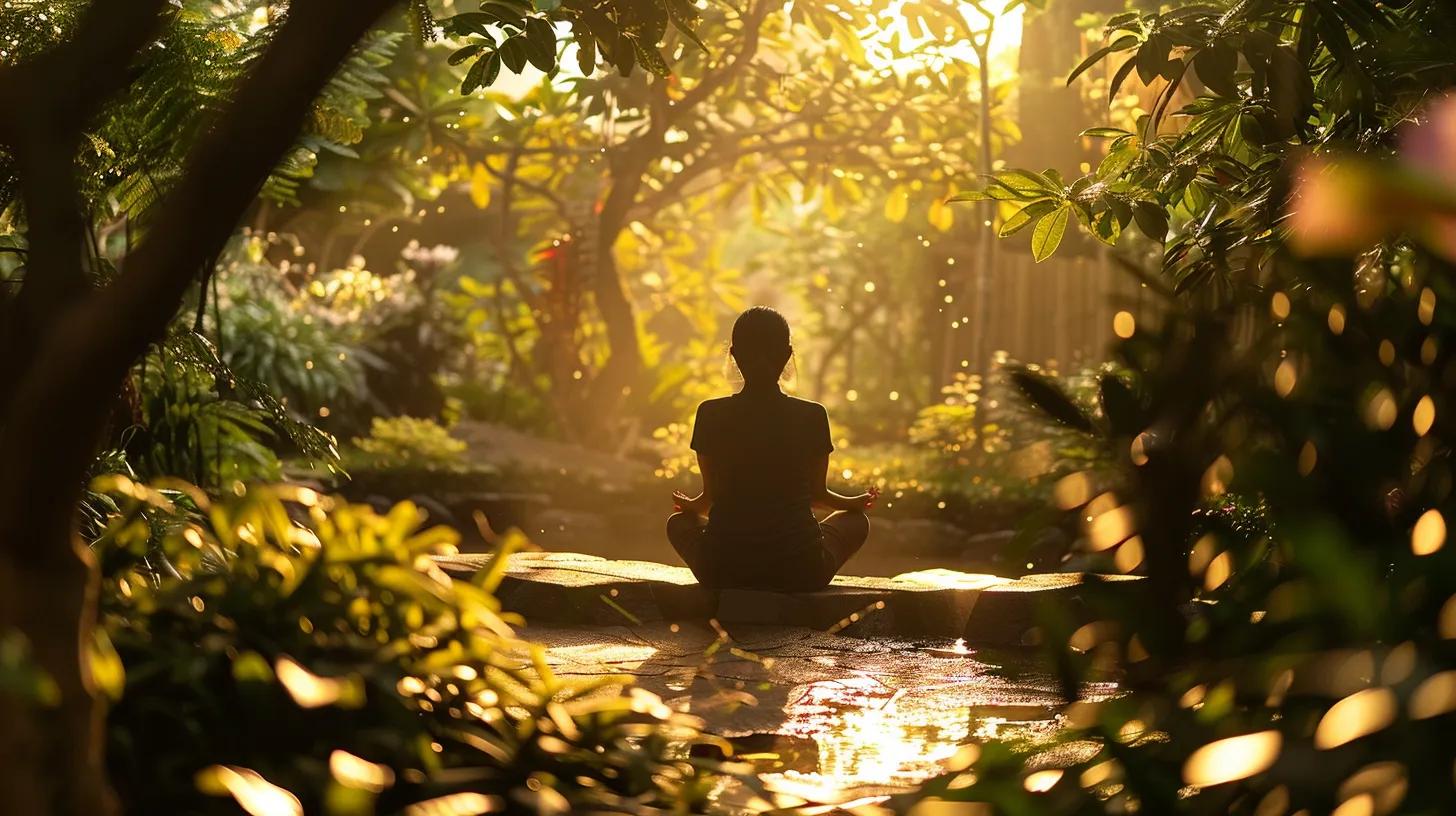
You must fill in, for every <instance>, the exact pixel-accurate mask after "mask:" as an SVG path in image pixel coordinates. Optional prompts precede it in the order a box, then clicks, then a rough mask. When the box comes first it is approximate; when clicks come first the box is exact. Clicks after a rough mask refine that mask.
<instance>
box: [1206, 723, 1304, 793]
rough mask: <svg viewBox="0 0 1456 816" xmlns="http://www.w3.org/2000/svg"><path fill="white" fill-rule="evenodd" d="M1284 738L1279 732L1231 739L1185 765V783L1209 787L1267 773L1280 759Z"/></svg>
mask: <svg viewBox="0 0 1456 816" xmlns="http://www.w3.org/2000/svg"><path fill="white" fill-rule="evenodd" d="M1282 745H1283V737H1281V736H1280V735H1279V732H1278V731H1260V732H1258V733H1256V734H1244V735H1243V736H1240V737H1229V738H1228V739H1221V740H1218V741H1217V742H1210V743H1209V744H1207V745H1205V746H1203V747H1202V748H1199V749H1198V750H1197V751H1194V752H1193V754H1192V755H1191V756H1189V757H1188V761H1187V762H1186V763H1184V765H1183V781H1184V782H1187V783H1188V784H1190V785H1198V786H1200V787H1207V786H1209V785H1221V784H1223V783H1225V782H1233V781H1235V780H1239V779H1247V778H1249V777H1251V776H1253V775H1254V774H1257V773H1260V772H1262V771H1265V770H1268V768H1269V766H1271V765H1273V764H1274V760H1276V759H1278V758H1279V750H1280V748H1281V747H1282Z"/></svg>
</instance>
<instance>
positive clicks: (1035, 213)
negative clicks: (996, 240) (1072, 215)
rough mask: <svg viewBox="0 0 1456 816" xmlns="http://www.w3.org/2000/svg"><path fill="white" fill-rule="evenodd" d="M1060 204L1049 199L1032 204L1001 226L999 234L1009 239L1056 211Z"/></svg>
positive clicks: (1017, 212) (1018, 211)
mask: <svg viewBox="0 0 1456 816" xmlns="http://www.w3.org/2000/svg"><path fill="white" fill-rule="evenodd" d="M1059 204H1060V202H1058V201H1056V200H1054V199H1049V198H1048V199H1043V200H1041V201H1035V202H1032V203H1031V204H1028V205H1026V206H1025V207H1022V208H1021V209H1020V210H1017V211H1016V213H1015V214H1014V215H1012V216H1011V217H1010V218H1008V219H1006V223H1004V224H1002V225H1001V231H1000V232H999V233H998V234H999V235H1000V236H1001V237H1002V238H1009V237H1010V236H1012V235H1015V234H1016V233H1018V232H1021V231H1022V230H1024V229H1026V228H1027V227H1029V226H1031V224H1032V222H1034V221H1036V220H1037V219H1039V218H1041V217H1042V216H1044V215H1046V214H1047V213H1049V212H1051V211H1052V210H1055V209H1056V208H1057V207H1058V206H1059Z"/></svg>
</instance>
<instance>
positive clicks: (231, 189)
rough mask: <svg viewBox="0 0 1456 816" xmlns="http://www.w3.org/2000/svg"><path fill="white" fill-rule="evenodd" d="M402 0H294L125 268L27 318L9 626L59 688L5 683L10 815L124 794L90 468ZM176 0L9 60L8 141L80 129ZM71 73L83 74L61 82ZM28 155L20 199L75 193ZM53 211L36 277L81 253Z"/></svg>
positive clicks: (8, 462) (16, 418)
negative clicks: (262, 200) (342, 72)
mask: <svg viewBox="0 0 1456 816" xmlns="http://www.w3.org/2000/svg"><path fill="white" fill-rule="evenodd" d="M392 5H394V0H313V2H310V3H306V4H296V5H295V6H294V8H293V10H292V13H291V14H290V18H289V21H288V22H287V23H286V24H285V25H284V27H283V29H282V30H281V31H280V32H279V34H278V35H277V38H276V40H275V41H274V43H273V44H272V46H270V48H269V49H268V51H267V52H266V53H265V54H264V55H263V56H262V57H261V58H260V59H259V60H258V64H257V65H256V67H255V68H254V69H253V71H252V72H251V74H250V75H249V77H248V78H247V79H246V80H244V82H243V84H242V85H241V86H240V87H239V89H238V92H237V93H236V95H235V97H234V99H233V102H232V104H231V105H230V107H229V108H228V110H227V112H225V113H224V114H223V115H222V116H221V117H220V118H219V120H218V121H217V122H216V123H215V124H214V126H213V127H212V128H211V129H210V132H209V135H208V136H207V137H206V138H205V140H204V141H202V142H201V143H199V144H198V145H197V146H196V147H195V149H194V150H193V151H192V152H191V155H190V157H189V159H188V162H187V171H186V172H185V173H184V175H183V177H182V179H181V181H180V182H179V183H178V185H177V187H176V188H175V189H174V190H172V191H171V192H170V193H168V195H167V196H166V197H165V198H164V199H163V201H162V202H161V203H160V204H159V205H158V206H159V211H158V215H157V217H156V219H155V220H154V221H153V226H152V228H151V230H150V231H149V233H148V237H147V238H144V239H143V242H142V243H141V245H140V246H139V247H138V249H137V250H136V252H135V253H133V254H132V256H131V257H130V258H128V261H127V266H126V269H125V271H124V272H123V274H122V275H121V276H120V277H119V278H118V279H117V280H116V281H115V282H113V283H112V284H110V285H109V286H107V287H106V288H104V289H100V290H96V291H84V290H82V291H75V289H74V288H71V289H67V290H66V291H65V293H64V294H65V297H47V298H45V299H44V305H45V314H43V315H41V316H40V317H41V318H42V319H40V320H36V321H33V322H30V323H28V324H27V325H28V326H31V327H34V328H35V332H34V335H35V336H34V342H33V345H31V346H30V348H33V349H34V353H33V354H29V355H26V359H24V360H23V361H22V363H21V365H19V366H17V367H16V368H15V369H14V370H12V371H10V372H9V373H8V374H9V376H10V378H11V382H12V384H13V386H14V387H12V388H7V393H6V397H7V398H8V399H7V402H6V404H5V405H4V406H0V417H3V423H4V424H3V428H0V633H14V632H19V633H20V634H22V635H23V636H25V637H26V639H27V640H28V641H29V644H30V648H31V652H32V657H33V662H34V665H35V666H36V667H37V668H39V669H41V670H42V671H44V672H45V673H46V674H48V675H49V677H50V678H51V680H52V681H54V683H55V684H56V688H57V690H58V691H59V701H58V702H57V703H56V705H55V706H53V707H49V708H36V707H27V706H25V705H23V704H22V703H20V702H19V701H17V700H4V699H0V758H3V761H0V802H3V803H4V804H5V813H6V816H72V815H73V814H74V816H81V814H85V816H95V815H96V814H102V815H103V816H104V814H107V813H110V812H113V811H114V809H115V808H114V806H113V805H112V802H111V794H110V792H109V786H108V785H107V781H106V776H105V766H104V759H103V750H102V746H103V734H102V724H103V717H104V706H103V705H102V703H101V701H100V700H99V699H97V697H96V695H95V691H94V689H93V688H92V684H91V681H90V677H89V652H88V648H89V646H90V645H91V643H92V642H93V641H92V639H93V636H94V629H95V626H96V609H95V596H96V587H97V580H98V577H97V573H96V570H95V564H94V562H93V561H92V559H91V556H90V553H89V551H88V550H87V548H86V547H85V546H84V544H83V543H81V542H80V541H79V540H78V539H77V538H76V535H75V533H74V530H73V523H74V522H73V519H74V515H75V510H76V504H77V502H78V500H79V499H80V496H81V489H82V486H83V482H84V480H85V476H86V471H87V468H88V466H89V463H90V461H91V457H92V456H93V455H94V453H95V448H96V445H97V442H98V440H99V439H100V435H101V432H102V430H103V428H104V426H105V423H106V419H107V415H108V409H109V407H110V405H111V402H112V398H113V397H114V395H115V394H116V393H117V392H118V391H119V390H120V387H121V383H122V382H123V380H124V379H125V377H126V375H127V372H128V371H129V369H130V367H131V365H132V364H133V363H134V361H135V360H136V359H137V358H139V357H140V356H141V355H142V354H143V353H144V352H145V350H146V348H147V347H148V346H149V345H150V344H151V343H152V342H154V341H155V340H156V339H157V338H159V337H161V336H162V334H163V333H164V332H165V330H166V327H167V325H168V323H169V322H170V321H171V320H172V318H173V317H174V316H175V315H176V313H177V311H178V309H179V308H180V307H181V303H182V298H183V295H184V293H185V292H186V291H187V289H188V287H189V286H190V285H191V284H192V283H193V280H194V277H195V273H196V271H197V270H198V269H199V268H200V267H201V265H202V264H203V263H204V262H206V260H207V259H209V258H211V257H214V256H215V255H216V254H217V253H218V252H220V251H221V249H222V247H223V246H224V244H225V243H226V242H227V239H228V237H229V236H230V234H231V233H232V231H233V229H234V228H235V226H236V224H237V223H238V219H239V218H240V217H241V216H242V214H243V213H244V212H245V211H246V209H247V207H248V206H249V204H251V203H252V201H253V199H254V198H255V196H256V192H257V190H258V188H259V186H260V185H261V184H262V183H263V181H264V180H265V179H266V178H267V176H268V174H269V172H270V171H271V170H272V168H273V167H274V166H275V165H276V164H277V162H278V160H279V158H280V157H281V156H282V155H283V154H284V152H285V151H286V150H287V149H288V148H289V146H290V145H291V144H292V143H293V141H294V140H295V138H296V136H297V133H298V128H299V125H300V123H301V122H302V121H303V117H304V116H305V115H306V114H307V112H308V110H309V109H310V107H311V105H312V102H313V100H314V98H315V97H316V96H317V95H318V92H319V91H320V90H321V88H322V87H323V85H324V83H325V82H327V80H328V78H329V77H330V76H331V75H332V73H333V71H334V70H335V69H336V68H337V67H338V65H339V64H340V63H341V62H342V61H343V59H344V58H345V57H346V56H347V54H348V51H349V49H350V48H352V47H353V46H354V44H355V43H356V42H357V41H358V39H359V38H360V37H361V36H363V34H364V32H365V31H367V30H368V28H369V27H370V26H372V25H373V24H374V23H375V21H377V19H378V18H379V16H380V15H381V14H383V13H384V11H385V10H386V9H388V8H389V7H391V6H392ZM168 7H169V4H168V3H166V2H165V0H150V2H147V3H141V2H133V3H119V2H104V3H103V2H98V3H94V4H92V5H91V6H90V7H89V8H88V11H87V16H86V18H85V19H84V20H83V21H82V23H81V24H80V25H79V26H78V28H77V34H76V37H75V39H74V40H73V42H72V43H68V44H67V46H63V47H62V48H60V49H57V51H55V52H52V54H55V55H59V57H46V58H42V59H43V60H50V61H54V60H55V59H57V58H58V59H60V60H61V61H62V62H61V65H62V67H63V68H65V69H66V71H65V73H63V74H61V80H62V81H59V82H56V83H50V84H47V85H44V86H43V87H44V92H43V93H42V94H35V93H26V91H25V89H26V88H27V86H28V84H30V83H33V79H34V77H32V76H31V75H30V74H31V72H33V71H34V70H36V69H37V68H38V67H39V66H38V65H22V66H17V67H15V68H14V69H11V70H8V71H7V72H6V73H4V74H3V75H0V97H3V98H4V100H5V101H7V102H14V101H17V100H18V101H19V102H21V103H22V104H21V105H20V106H18V107H14V108H12V111H13V112H14V114H15V115H13V116H12V117H10V119H9V120H8V122H6V123H4V133H3V135H4V137H5V139H6V141H7V142H9V143H10V144H11V146H12V147H14V146H16V145H17V144H19V145H27V144H28V145H30V147H31V148H34V146H35V141H36V140H35V136H34V134H33V133H28V132H27V131H26V128H27V124H26V123H27V122H28V121H32V117H30V116H29V115H27V114H29V113H31V112H35V113H36V114H37V115H38V116H40V117H42V119H41V121H46V122H51V121H53V120H52V118H51V117H57V110H60V111H62V112H65V111H73V112H78V113H73V114H72V115H71V116H70V117H69V119H68V118H66V117H64V116H61V117H59V121H60V122H61V123H63V124H64V125H65V126H66V127H67V128H69V129H70V131H71V132H72V133H74V134H79V132H80V129H81V128H83V127H85V126H86V125H87V124H88V122H87V121H86V120H87V119H88V118H89V115H88V114H86V111H95V110H96V109H98V108H99V106H100V104H101V103H102V102H104V101H105V99H106V97H108V96H109V95H110V94H111V93H113V92H115V91H117V90H120V87H121V86H120V80H119V79H118V77H121V76H128V75H130V72H129V71H128V70H126V69H127V67H128V66H129V64H130V63H131V61H132V60H133V59H134V56H135V54H136V53H137V52H138V51H139V50H140V49H141V47H142V46H143V45H144V44H145V43H146V42H147V41H148V40H149V38H150V37H151V35H152V32H153V31H154V30H155V25H156V24H157V23H158V22H160V16H159V15H160V14H161V13H162V11H163V10H164V9H166V8H168ZM149 14H150V15H151V17H150V18H148V15H149ZM148 19H150V22H147V20H148ZM138 20H141V22H138ZM72 61H74V64H72ZM41 65H45V67H50V66H49V64H48V63H41ZM98 67H109V68H110V69H111V70H110V71H107V70H96V69H97V68H98ZM71 74H74V75H75V76H76V77H77V81H75V82H67V81H65V78H66V76H68V75H71ZM97 77H100V79H97ZM108 83H115V84H116V87H114V88H109V87H108ZM66 135H69V134H67V133H62V134H61V136H63V137H64V136H66ZM55 143H56V144H59V145H62V146H64V145H66V144H68V143H69V142H68V141H67V140H66V139H65V138H59V139H57V140H56V142H55ZM21 152H22V153H23V154H24V153H26V152H27V151H26V149H25V148H22V150H21ZM35 156H40V157H41V159H44V158H46V157H45V155H44V152H43V151H42V152H38V153H33V154H32V155H31V156H30V157H27V156H24V155H23V156H22V157H21V161H19V162H18V167H19V172H20V174H21V176H22V179H21V182H22V189H23V191H24V194H25V196H26V209H27V212H31V213H47V214H50V213H61V212H63V211H64V210H65V208H67V207H70V208H73V210H74V208H76V207H78V206H79V205H78V204H77V202H76V200H75V196H74V185H73V184H69V185H68V184H61V185H59V186H56V185H54V184H50V183H39V182H40V177H38V176H36V175H29V176H27V172H28V169H29V168H30V167H31V163H30V161H29V160H28V158H34V157H35ZM48 223H51V220H50V219H41V220H39V221H36V220H32V222H31V223H30V224H29V225H28V227H29V229H28V231H27V236H28V238H29V239H30V242H31V247H32V251H31V257H30V259H29V264H28V267H27V270H26V287H25V288H27V289H28V288H30V287H31V286H32V285H38V286H42V287H45V288H46V289H48V290H49V289H51V288H52V287H54V285H55V284H56V282H57V281H74V280H76V279H77V277H78V276H77V272H78V270H79V269H83V268H84V267H83V259H82V256H81V254H80V248H78V247H76V246H75V244H74V240H73V236H71V235H70V234H69V233H70V232H71V230H69V229H55V228H50V227H48V226H47V224H48ZM56 223H60V222H59V221H57V222H56ZM25 296H26V295H25V290H24V289H22V293H21V296H20V297H25ZM11 325H13V324H11Z"/></svg>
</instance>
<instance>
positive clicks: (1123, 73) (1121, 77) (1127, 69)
mask: <svg viewBox="0 0 1456 816" xmlns="http://www.w3.org/2000/svg"><path fill="white" fill-rule="evenodd" d="M1136 67H1137V57H1129V58H1128V60H1127V62H1124V63H1123V64H1122V67H1121V68H1119V69H1117V73H1116V74H1114V75H1113V77H1112V83H1111V84H1110V85H1109V86H1108V90H1107V104H1109V105H1111V104H1112V103H1113V102H1115V101H1116V100H1117V92H1118V91H1120V90H1122V83H1124V82H1126V81H1127V77H1128V74H1131V73H1132V69H1133V68H1136Z"/></svg>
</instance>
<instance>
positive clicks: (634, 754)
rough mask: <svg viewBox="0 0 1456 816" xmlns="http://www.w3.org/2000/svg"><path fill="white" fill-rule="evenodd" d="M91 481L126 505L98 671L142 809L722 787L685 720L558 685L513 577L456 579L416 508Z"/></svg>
mask: <svg viewBox="0 0 1456 816" xmlns="http://www.w3.org/2000/svg"><path fill="white" fill-rule="evenodd" d="M97 489H99V490H103V491H105V492H106V493H108V494H109V495H111V496H113V497H114V498H115V500H116V504H117V508H118V509H117V512H116V513H115V515H114V516H113V518H112V519H111V524H110V525H109V527H108V529H107V531H106V532H105V534H104V535H103V536H102V537H101V538H100V539H99V540H98V541H97V542H96V543H95V545H94V548H95V549H96V551H97V552H98V554H99V555H100V556H101V557H102V559H103V561H104V562H105V563H107V564H110V565H112V567H111V568H110V569H108V570H107V571H106V575H105V577H104V580H103V591H102V609H103V611H102V620H103V624H104V631H105V633H106V639H107V642H108V643H109V644H112V645H114V649H115V652H114V653H115V655H116V660H117V661H119V662H116V663H115V664H114V665H113V663H112V662H110V661H108V660H105V659H103V660H101V665H102V666H103V668H105V669H107V670H106V671H102V672H100V676H101V679H102V680H103V681H104V682H106V683H107V684H108V688H109V690H110V692H111V693H112V694H114V695H116V696H117V697H118V698H119V699H117V701H116V702H115V704H114V706H113V708H112V711H111V714H110V718H109V723H108V732H109V742H110V750H109V756H110V760H111V763H112V769H113V778H114V779H115V780H116V783H117V785H118V786H119V791H120V793H121V796H122V798H123V800H124V802H125V804H126V806H127V808H128V810H131V811H135V812H148V813H176V812H189V813H224V812H229V813H230V812H236V810H235V805H232V804H230V803H227V802H226V800H225V799H214V798H213V796H212V795H211V794H221V795H222V796H224V797H226V796H227V795H229V794H230V795H231V796H232V797H233V798H235V799H237V800H238V801H239V802H241V803H246V802H247V801H249V797H250V796H257V795H262V794H266V795H267V796H270V797H272V798H273V799H274V800H276V801H280V802H283V803H289V802H291V803H292V805H291V808H292V809H293V811H294V812H330V813H372V812H376V811H377V812H383V813H395V812H400V811H401V810H403V809H405V808H406V807H407V806H412V805H418V806H419V807H422V808H427V809H428V808H450V807H453V808H461V807H466V806H470V807H474V808H475V809H482V808H484V809H492V810H506V811H508V812H539V811H540V810H541V809H543V808H544V809H546V810H550V811H555V812H564V811H566V810H575V809H588V810H622V809H628V810H636V809H638V808H643V807H647V808H653V807H660V808H672V809H676V810H684V811H685V810H696V809H700V808H703V807H705V806H706V805H707V804H708V803H709V801H710V795H711V794H712V792H713V789H714V786H715V785H717V784H718V783H719V782H720V781H721V780H722V777H721V776H720V775H719V774H718V772H717V771H716V770H715V767H716V766H714V764H713V763H711V762H708V761H705V760H698V759H688V758H687V751H688V747H689V746H690V745H691V744H693V743H696V742H699V741H704V740H706V739H707V738H706V737H703V736H701V735H700V734H699V733H698V731H697V729H696V721H694V720H693V719H692V718H691V717H687V716H685V715H682V714H678V713H675V712H673V711H672V710H670V709H669V708H668V707H667V706H665V705H664V704H663V703H662V702H661V701H660V700H658V699H656V698H655V697H654V696H653V695H650V694H647V693H645V692H642V691H640V690H633V689H630V688H629V689H628V690H626V691H621V692H614V691H612V690H611V688H612V686H611V684H614V683H618V682H620V678H603V679H602V680H600V681H597V682H592V683H576V682H568V681H562V680H558V679H556V678H555V677H554V676H553V675H552V673H551V671H550V670H549V668H547V667H546V664H545V663H544V661H543V660H542V657H541V654H540V652H539V651H538V650H536V649H534V648H533V647H531V646H530V645H529V644H525V643H522V642H520V641H518V640H516V638H515V636H514V634H513V631H512V623H513V618H512V617H511V616H509V615H506V614H503V613H502V612H501V611H500V607H499V604H498V603H497V601H496V600H495V598H494V597H493V596H492V594H491V591H492V590H493V589H494V587H495V584H496V582H497V581H498V580H499V578H500V576H501V574H502V571H501V570H500V569H499V568H496V569H491V570H487V571H486V572H484V573H482V574H481V575H480V576H479V577H478V578H477V579H476V580H474V581H465V580H460V579H451V578H449V577H447V576H446V575H445V574H444V573H442V572H441V571H440V569H439V568H438V567H437V566H435V565H434V562H433V561H432V560H431V558H430V556H432V555H438V554H442V553H449V552H451V551H452V550H453V545H454V542H455V540H456V536H455V533H454V532H453V531H450V530H447V529H444V528H433V529H429V530H421V529H419V525H420V521H421V515H420V513H419V512H418V511H417V510H416V509H415V508H414V507H413V506H411V505H409V504H401V505H399V506H396V507H395V508H394V509H393V510H392V511H390V512H389V513H388V514H387V515H378V514H376V513H374V512H373V511H372V510H370V509H369V508H367V507H361V506H351V505H346V504H343V503H341V502H338V501H336V500H334V499H330V498H327V497H323V496H319V495H317V494H315V493H313V492H312V491H309V490H305V489H299V488H253V489H250V490H248V491H246V492H241V493H240V494H239V495H229V496H228V497H226V498H225V499H222V500H219V501H217V502H213V501H211V500H209V499H208V497H206V496H205V495H204V494H202V493H201V492H199V491H196V490H194V489H189V488H186V487H181V489H180V491H171V492H163V491H159V490H157V489H154V488H151V487H147V486H145V485H142V484H139V483H136V482H134V481H131V480H130V479H126V478H124V477H107V478H104V479H103V480H101V481H100V482H99V483H98V484H97ZM159 522H165V523H159ZM511 546H518V544H513V545H511ZM508 554H509V548H508V549H507V551H503V552H502V553H501V554H500V556H499V558H500V559H501V560H500V561H498V562H497V563H498V564H504V559H505V558H506V557H507V556H508ZM159 556H160V559H164V561H163V560H159ZM163 563H164V564H165V567H164V568H161V567H159V564H163ZM106 652H109V649H104V650H103V653H106ZM300 808H301V809H300Z"/></svg>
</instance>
